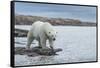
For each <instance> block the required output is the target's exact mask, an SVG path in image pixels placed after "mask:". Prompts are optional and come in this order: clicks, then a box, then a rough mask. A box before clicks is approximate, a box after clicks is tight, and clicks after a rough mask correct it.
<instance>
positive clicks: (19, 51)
mask: <svg viewBox="0 0 100 68" xmlns="http://www.w3.org/2000/svg"><path fill="white" fill-rule="evenodd" d="M60 51H62V49H60V48H58V49H54V50H52V49H50V48H47V49H42V48H39V47H34V48H31V49H30V50H26V49H25V47H15V54H19V55H28V56H39V55H46V56H50V55H57V54H56V53H57V52H60Z"/></svg>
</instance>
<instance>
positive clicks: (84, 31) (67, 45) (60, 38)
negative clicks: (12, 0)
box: [15, 26, 96, 66]
mask: <svg viewBox="0 0 100 68" xmlns="http://www.w3.org/2000/svg"><path fill="white" fill-rule="evenodd" d="M16 28H20V29H24V28H25V29H26V30H29V28H30V26H16ZM55 29H56V30H57V31H58V34H57V40H56V41H55V44H54V47H55V48H61V49H62V50H63V51H61V52H58V53H57V54H58V55H55V56H35V57H29V56H27V55H15V66H24V65H41V64H57V63H72V62H87V61H96V27H83V26H82V27H79V26H55ZM26 40H27V38H26V37H24V38H22V37H15V47H25V45H26ZM47 45H48V43H47ZM34 46H37V41H34V42H33V43H32V45H31V47H34Z"/></svg>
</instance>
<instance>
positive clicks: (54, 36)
mask: <svg viewBox="0 0 100 68" xmlns="http://www.w3.org/2000/svg"><path fill="white" fill-rule="evenodd" d="M47 34H48V37H49V38H50V39H52V40H53V41H55V40H56V35H57V32H56V31H54V30H53V31H48V33H47Z"/></svg>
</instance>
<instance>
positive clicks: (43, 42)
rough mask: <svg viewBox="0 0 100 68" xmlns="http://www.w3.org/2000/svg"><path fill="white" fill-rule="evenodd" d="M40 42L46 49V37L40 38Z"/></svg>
mask: <svg viewBox="0 0 100 68" xmlns="http://www.w3.org/2000/svg"><path fill="white" fill-rule="evenodd" d="M40 43H41V46H42V49H47V47H46V39H45V38H43V37H42V38H41V39H40Z"/></svg>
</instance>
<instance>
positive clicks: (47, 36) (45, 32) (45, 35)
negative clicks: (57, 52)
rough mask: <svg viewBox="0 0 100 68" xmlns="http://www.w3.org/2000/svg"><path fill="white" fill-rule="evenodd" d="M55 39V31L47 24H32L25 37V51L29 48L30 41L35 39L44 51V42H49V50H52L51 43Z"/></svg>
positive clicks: (38, 22) (39, 22)
mask: <svg viewBox="0 0 100 68" xmlns="http://www.w3.org/2000/svg"><path fill="white" fill-rule="evenodd" d="M55 38H56V31H55V30H54V28H53V26H52V25H51V24H50V23H48V22H41V21H37V22H34V23H33V24H32V27H31V29H30V31H29V32H28V35H27V47H26V48H27V49H29V48H30V45H31V43H32V41H33V40H34V39H35V40H37V41H38V42H39V47H42V48H43V49H46V41H47V40H49V44H50V48H52V49H53V42H54V40H53V39H55Z"/></svg>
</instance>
